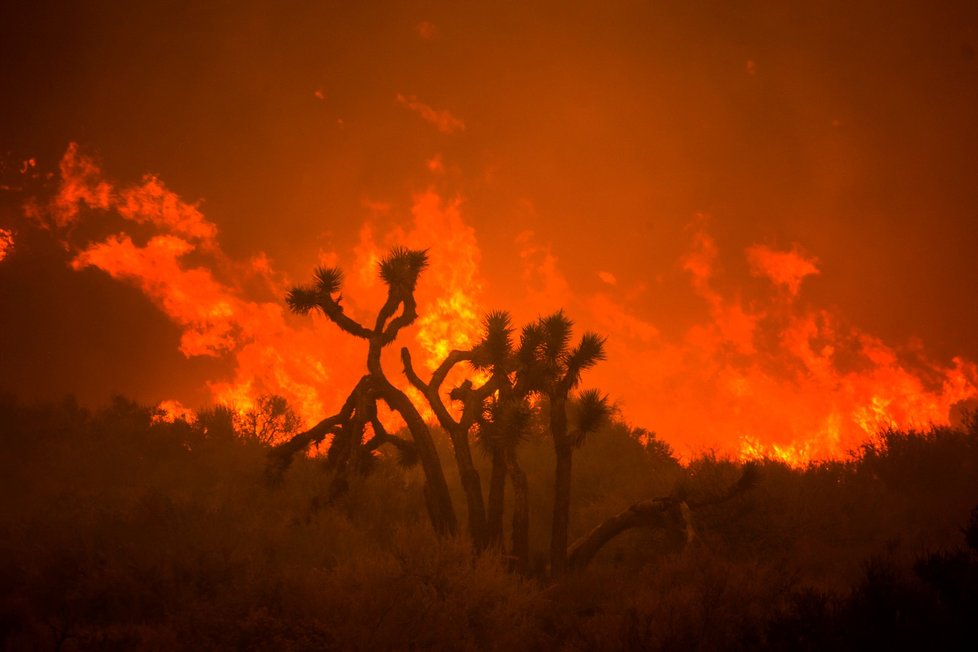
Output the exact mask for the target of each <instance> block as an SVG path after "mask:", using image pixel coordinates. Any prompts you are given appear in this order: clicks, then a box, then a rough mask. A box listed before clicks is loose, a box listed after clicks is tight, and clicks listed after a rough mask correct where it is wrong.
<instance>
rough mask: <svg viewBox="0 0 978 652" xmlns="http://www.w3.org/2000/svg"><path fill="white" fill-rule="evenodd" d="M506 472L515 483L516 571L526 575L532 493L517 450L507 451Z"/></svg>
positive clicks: (528, 560)
mask: <svg viewBox="0 0 978 652" xmlns="http://www.w3.org/2000/svg"><path fill="white" fill-rule="evenodd" d="M506 470H507V471H508V472H509V478H510V482H512V483H513V550H512V555H513V558H514V559H515V562H516V570H518V571H519V572H521V573H525V572H526V569H527V567H528V566H529V563H530V491H529V484H528V483H527V481H526V473H524V472H523V469H522V468H520V465H519V462H517V461H516V450H515V449H513V448H510V449H508V450H507V451H506Z"/></svg>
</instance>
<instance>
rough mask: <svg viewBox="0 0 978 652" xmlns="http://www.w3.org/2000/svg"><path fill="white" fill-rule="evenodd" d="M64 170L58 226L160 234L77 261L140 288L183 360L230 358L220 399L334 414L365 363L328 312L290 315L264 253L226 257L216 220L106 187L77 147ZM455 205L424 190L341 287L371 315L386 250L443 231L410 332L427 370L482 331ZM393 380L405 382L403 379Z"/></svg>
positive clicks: (469, 244)
mask: <svg viewBox="0 0 978 652" xmlns="http://www.w3.org/2000/svg"><path fill="white" fill-rule="evenodd" d="M60 168H61V175H62V179H61V184H60V186H59V189H58V192H57V193H56V195H55V197H54V199H53V200H52V201H51V202H50V204H49V205H48V206H47V210H46V215H47V216H48V218H49V221H50V222H51V223H52V224H51V225H52V226H54V227H55V228H63V227H65V226H67V225H69V224H71V223H72V222H74V221H75V220H78V219H81V217H82V215H83V210H86V209H87V210H89V211H91V209H95V211H96V212H100V211H104V212H112V213H114V214H116V215H118V216H119V217H121V218H122V219H123V220H125V221H127V222H132V223H135V224H139V225H143V226H148V227H150V228H152V229H154V230H155V231H156V232H157V233H156V234H154V235H151V236H149V237H148V239H147V240H146V242H145V243H137V241H136V240H134V237H133V236H131V235H130V234H128V233H125V232H121V233H116V234H113V235H109V236H108V237H106V238H105V239H103V240H101V241H96V242H86V243H81V244H78V243H73V248H74V249H75V251H76V254H75V257H74V259H73V261H72V266H73V267H74V268H75V269H82V268H85V267H95V268H98V269H101V270H103V271H104V272H106V273H107V274H109V275H110V276H111V277H113V278H116V279H119V280H121V281H125V282H128V283H131V284H133V285H135V286H136V287H138V288H139V289H140V290H141V291H142V292H143V293H144V294H145V295H146V296H147V297H148V298H150V299H151V300H152V301H153V302H154V303H155V304H156V305H157V306H158V307H159V308H160V310H162V311H163V312H164V313H165V314H166V315H167V316H168V317H169V318H170V319H171V320H172V321H173V322H174V323H175V324H176V325H178V326H179V327H180V328H181V331H182V334H181V338H180V351H181V352H182V353H183V354H184V355H185V356H187V357H193V356H211V357H227V358H230V359H231V360H233V362H234V373H233V377H231V378H228V379H223V380H215V381H213V382H212V383H210V391H211V394H212V396H213V397H214V400H215V401H216V402H217V403H220V404H224V405H228V406H230V407H232V408H233V409H234V410H236V411H239V412H244V411H247V410H249V409H251V408H252V407H253V406H254V404H255V401H256V399H257V397H258V396H260V395H261V394H267V393H274V394H279V395H282V396H284V397H285V398H286V399H287V400H288V401H289V403H290V404H291V405H292V406H293V407H294V409H295V410H296V412H297V413H298V414H299V415H300V416H301V417H302V418H303V420H304V421H305V422H306V423H307V424H311V423H315V422H316V421H318V420H320V419H322V418H323V417H324V416H326V415H327V414H328V413H331V412H332V411H335V410H336V409H337V408H338V407H339V404H340V403H341V402H342V400H343V399H344V398H345V393H344V392H345V391H346V390H348V389H349V386H350V385H351V384H352V382H353V381H352V379H353V378H355V374H356V373H358V371H359V370H361V369H362V368H363V360H362V359H358V355H359V356H362V351H360V350H359V347H358V345H357V343H356V342H352V341H350V340H349V338H347V337H346V336H344V335H342V334H341V333H339V332H338V331H337V329H335V328H334V327H332V325H331V324H328V323H327V322H326V320H325V318H323V317H313V319H312V321H311V323H310V322H309V320H307V319H298V318H293V317H291V316H290V315H287V314H286V312H285V308H284V304H283V301H282V297H283V296H284V294H285V291H286V289H287V287H288V286H289V283H288V282H287V280H286V279H284V278H282V277H281V275H280V274H278V273H276V272H275V270H274V268H273V265H272V261H270V260H269V259H268V257H267V256H265V255H264V254H258V255H256V256H255V257H254V258H252V260H250V261H248V262H247V263H244V264H241V263H237V262H235V261H231V260H229V259H228V258H227V257H226V256H225V255H224V254H223V252H222V251H221V249H220V247H219V245H218V243H217V240H216V236H217V228H216V227H215V225H214V224H212V223H211V222H209V221H208V220H207V219H206V218H205V217H204V215H203V214H202V213H201V212H200V210H199V208H198V207H197V206H196V205H193V204H188V203H186V202H184V201H183V200H182V199H180V198H179V197H178V196H177V195H176V194H175V193H173V192H172V191H170V190H169V189H167V188H166V186H165V185H164V184H163V183H162V182H161V181H160V180H159V179H158V178H156V177H153V176H146V177H144V178H143V180H142V182H141V183H140V184H139V185H136V186H132V187H119V186H117V185H116V184H114V183H112V182H110V181H108V180H106V179H105V178H104V176H103V174H102V171H101V169H100V168H99V166H98V165H97V164H96V163H95V161H94V160H93V159H91V158H90V157H87V156H84V155H81V154H80V153H79V151H78V148H77V146H76V145H74V144H72V145H71V146H70V147H69V148H68V151H67V152H66V153H65V155H64V157H63V159H62V161H61V166H60ZM459 206H460V200H458V199H455V200H451V201H445V200H443V199H442V198H441V197H440V196H439V195H437V194H436V193H435V192H434V191H428V192H424V193H420V194H418V195H417V196H416V197H415V201H414V207H413V209H412V216H413V226H412V227H411V228H410V229H409V230H407V231H405V230H403V229H401V228H399V227H397V228H393V229H391V230H390V231H389V232H387V233H385V234H384V236H383V238H382V239H383V241H384V245H383V247H378V246H377V245H376V243H375V242H374V241H373V232H372V230H371V229H370V228H369V226H365V228H364V230H363V232H362V234H361V246H360V247H359V248H358V251H357V257H358V272H359V274H354V275H351V276H350V277H349V278H348V284H349V285H350V286H351V287H349V288H346V289H345V291H347V290H348V291H349V296H350V297H351V299H350V300H349V301H348V303H349V304H350V305H351V306H352V308H353V309H354V311H355V312H357V311H359V313H361V315H366V314H368V313H367V312H366V308H364V306H368V305H372V304H371V301H372V300H373V299H376V298H377V297H378V296H379V292H380V288H378V287H377V284H378V283H379V281H378V280H377V263H378V261H379V260H380V257H381V255H382V253H383V252H385V251H386V249H387V248H388V247H389V246H390V245H393V244H402V245H406V246H410V247H415V248H424V247H425V246H427V245H428V244H430V243H431V240H432V239H433V238H432V234H433V233H438V234H440V237H439V238H438V240H439V242H438V244H437V245H436V246H435V247H433V248H432V250H431V252H430V258H431V267H430V269H429V270H428V271H427V272H426V274H425V283H424V284H423V286H422V287H421V288H419V291H418V303H419V312H420V313H421V314H422V315H423V317H422V318H421V319H420V320H419V322H418V324H417V327H416V328H415V329H414V340H415V342H416V344H417V347H418V349H419V350H420V352H421V353H422V358H421V359H422V362H423V363H424V365H425V366H427V367H429V368H434V366H436V365H437V363H438V362H439V361H440V359H441V358H442V357H443V356H444V354H445V353H447V351H449V350H451V349H452V348H464V347H468V346H471V345H472V343H473V342H474V340H475V338H476V337H477V335H478V316H477V305H478V304H477V301H476V299H475V298H474V297H475V294H476V293H478V292H479V290H480V287H481V280H480V278H479V276H478V246H477V245H476V242H475V235H474V232H473V231H472V229H471V228H470V227H468V226H467V225H466V224H465V223H464V222H463V221H462V219H461V216H460V212H459ZM85 215H88V213H85ZM191 254H194V256H192V257H191ZM191 258H193V259H194V260H195V261H196V262H195V263H194V264H191V263H190V262H189V260H190V259H191ZM330 262H335V261H330ZM256 280H257V281H259V283H258V285H259V286H261V287H263V288H264V294H265V295H266V296H267V299H265V300H260V299H257V298H255V297H254V296H249V294H248V293H246V292H245V291H244V290H243V289H242V288H243V287H245V286H246V285H247V286H248V287H251V288H254V286H255V283H254V281H256ZM253 293H254V290H252V292H251V294H253ZM353 297H355V298H356V300H354V299H353ZM376 305H379V302H377V304H376ZM374 309H376V306H374ZM367 323H371V322H369V321H368V322H367ZM334 374H335V377H334ZM391 375H392V378H394V379H395V380H399V379H400V374H391ZM419 405H420V403H419ZM160 408H161V409H162V410H163V411H164V413H165V415H166V418H171V419H172V418H176V415H179V414H182V412H180V410H181V409H183V408H182V406H179V404H178V403H177V402H175V401H164V402H163V403H161V404H160Z"/></svg>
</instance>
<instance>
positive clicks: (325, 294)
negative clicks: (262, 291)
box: [285, 267, 343, 315]
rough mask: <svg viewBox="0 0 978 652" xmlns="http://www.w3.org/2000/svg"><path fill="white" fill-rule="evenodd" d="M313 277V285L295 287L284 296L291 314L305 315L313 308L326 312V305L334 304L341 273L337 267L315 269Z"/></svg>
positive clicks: (340, 283)
mask: <svg viewBox="0 0 978 652" xmlns="http://www.w3.org/2000/svg"><path fill="white" fill-rule="evenodd" d="M314 277H315V280H316V282H315V283H314V284H312V285H297V286H295V287H294V288H292V289H291V290H289V292H288V294H287V295H286V296H285V302H286V303H287V304H288V306H289V309H290V310H292V312H294V313H297V314H300V315H305V314H307V313H308V312H309V311H310V310H312V309H313V308H319V309H320V310H322V311H323V312H326V305H327V304H329V303H334V299H333V294H335V293H336V292H339V291H340V286H341V285H342V283H343V272H342V271H341V270H340V269H339V268H338V267H317V268H316V271H315V272H314Z"/></svg>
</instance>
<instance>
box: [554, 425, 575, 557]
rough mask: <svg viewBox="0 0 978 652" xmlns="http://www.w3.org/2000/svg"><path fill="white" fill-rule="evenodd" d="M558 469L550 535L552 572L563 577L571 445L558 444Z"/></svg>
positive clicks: (571, 456) (568, 513)
mask: <svg viewBox="0 0 978 652" xmlns="http://www.w3.org/2000/svg"><path fill="white" fill-rule="evenodd" d="M555 452H556V454H557V469H556V474H555V476H554V518H553V528H552V530H551V534H550V572H551V573H552V574H553V575H554V576H557V575H561V574H562V573H563V572H564V569H565V568H566V563H567V536H568V535H567V532H568V530H569V529H570V503H571V461H572V459H573V451H572V449H571V447H570V444H568V443H566V442H558V443H557V445H556V446H555Z"/></svg>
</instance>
